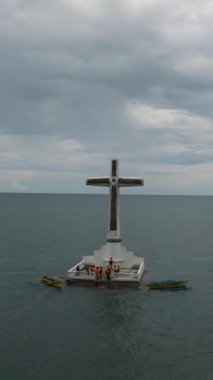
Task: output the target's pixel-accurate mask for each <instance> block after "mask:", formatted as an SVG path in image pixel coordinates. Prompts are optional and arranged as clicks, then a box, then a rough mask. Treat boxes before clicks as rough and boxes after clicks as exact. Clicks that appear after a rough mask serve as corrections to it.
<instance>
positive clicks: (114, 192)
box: [86, 160, 144, 242]
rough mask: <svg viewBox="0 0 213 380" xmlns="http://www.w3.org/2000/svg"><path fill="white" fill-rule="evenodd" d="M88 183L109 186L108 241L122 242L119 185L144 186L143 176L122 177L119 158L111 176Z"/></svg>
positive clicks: (113, 162)
mask: <svg viewBox="0 0 213 380" xmlns="http://www.w3.org/2000/svg"><path fill="white" fill-rule="evenodd" d="M86 184H87V185H92V186H107V187H109V195H110V203H109V226H108V233H107V239H106V240H107V241H108V242H120V241H121V236H120V217H119V187H127V186H143V184H144V180H143V179H141V178H122V177H119V173H118V160H112V163H111V175H110V177H109V178H108V177H102V178H89V179H88V180H87V182H86Z"/></svg>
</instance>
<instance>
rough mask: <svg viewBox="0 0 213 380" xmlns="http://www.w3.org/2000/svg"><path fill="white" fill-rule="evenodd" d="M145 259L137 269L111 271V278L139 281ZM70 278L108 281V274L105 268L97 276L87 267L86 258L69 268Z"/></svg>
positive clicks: (68, 274) (112, 279)
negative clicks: (100, 274)
mask: <svg viewBox="0 0 213 380" xmlns="http://www.w3.org/2000/svg"><path fill="white" fill-rule="evenodd" d="M77 267H79V269H80V270H77ZM144 269H145V267H144V260H142V262H141V264H140V267H139V269H138V271H137V270H131V271H130V272H127V271H122V269H121V271H120V272H119V273H115V272H111V274H110V280H111V281H130V282H131V281H137V282H139V281H140V279H141V276H142V274H143V272H144ZM67 277H68V278H72V279H76V280H77V279H78V280H93V281H95V280H99V279H101V281H107V276H106V273H105V271H104V270H103V273H102V276H101V277H99V276H97V274H96V273H92V272H91V271H90V268H89V267H87V270H86V268H85V260H82V261H80V263H78V264H76V265H75V266H74V267H72V268H71V269H69V271H68V273H67Z"/></svg>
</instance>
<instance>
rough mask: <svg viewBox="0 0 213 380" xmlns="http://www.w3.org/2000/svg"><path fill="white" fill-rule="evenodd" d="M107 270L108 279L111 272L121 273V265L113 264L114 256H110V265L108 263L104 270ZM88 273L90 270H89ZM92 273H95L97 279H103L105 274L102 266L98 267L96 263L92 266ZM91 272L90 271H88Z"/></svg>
mask: <svg viewBox="0 0 213 380" xmlns="http://www.w3.org/2000/svg"><path fill="white" fill-rule="evenodd" d="M104 272H105V275H106V278H107V281H109V280H110V276H111V273H112V272H114V273H119V272H120V267H119V265H117V266H116V265H114V266H113V259H112V257H110V259H109V265H107V267H106V268H105V270H104ZM87 273H88V272H87ZM90 273H91V274H92V276H93V274H95V276H96V280H102V274H103V269H102V267H96V266H95V265H93V266H92V267H91V268H90ZM88 274H89V273H88Z"/></svg>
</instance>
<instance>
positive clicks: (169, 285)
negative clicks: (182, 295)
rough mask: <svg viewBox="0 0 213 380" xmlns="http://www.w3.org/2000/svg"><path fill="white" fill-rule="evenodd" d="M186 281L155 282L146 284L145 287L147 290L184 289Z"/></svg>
mask: <svg viewBox="0 0 213 380" xmlns="http://www.w3.org/2000/svg"><path fill="white" fill-rule="evenodd" d="M187 282H188V281H187V280H186V281H185V280H184V281H183V280H181V281H175V280H168V281H155V282H148V283H147V284H146V285H147V286H148V288H149V289H186V285H187Z"/></svg>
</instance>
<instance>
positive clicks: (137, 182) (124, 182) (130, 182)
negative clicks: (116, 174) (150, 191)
mask: <svg viewBox="0 0 213 380" xmlns="http://www.w3.org/2000/svg"><path fill="white" fill-rule="evenodd" d="M143 185H144V180H143V179H142V178H119V179H118V186H119V187H124V186H125V187H126V186H143Z"/></svg>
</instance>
